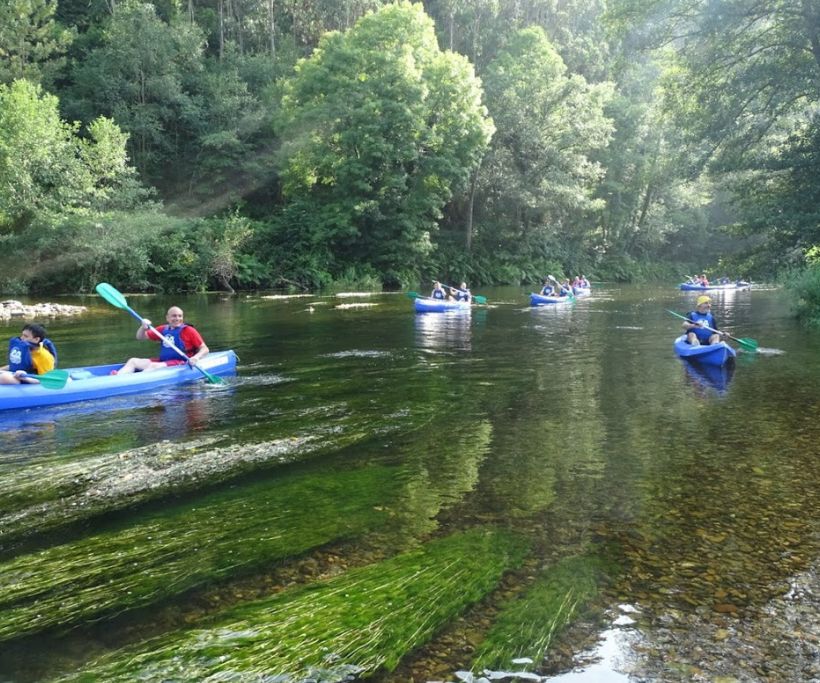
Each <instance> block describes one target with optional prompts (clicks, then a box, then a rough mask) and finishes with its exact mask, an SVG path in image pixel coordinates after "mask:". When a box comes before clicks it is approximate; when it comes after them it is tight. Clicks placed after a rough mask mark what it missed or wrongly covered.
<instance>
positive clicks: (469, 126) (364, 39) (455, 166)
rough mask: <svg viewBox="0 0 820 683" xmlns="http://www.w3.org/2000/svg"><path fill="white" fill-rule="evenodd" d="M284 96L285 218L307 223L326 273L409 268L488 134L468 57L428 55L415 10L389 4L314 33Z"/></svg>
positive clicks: (428, 37)
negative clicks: (290, 215) (312, 45)
mask: <svg viewBox="0 0 820 683" xmlns="http://www.w3.org/2000/svg"><path fill="white" fill-rule="evenodd" d="M284 93H285V94H284V97H283V100H282V109H281V113H280V116H279V117H278V120H277V129H278V132H279V134H280V136H281V138H282V140H284V141H285V142H284V144H283V148H282V159H281V173H282V179H283V182H284V193H285V195H286V197H287V198H288V200H289V202H290V206H289V207H288V210H290V211H292V212H294V213H295V214H300V215H310V216H311V231H312V242H313V243H314V244H316V245H324V246H329V248H330V249H331V251H332V253H333V255H334V258H335V259H336V265H337V267H345V266H347V265H355V264H372V265H374V266H375V267H376V268H377V269H378V270H379V271H380V272H381V273H382V274H383V275H384V276H385V277H386V278H387V279H391V278H393V279H396V278H400V277H401V275H402V274H403V273H408V272H410V271H412V270H413V268H414V267H417V266H418V264H419V263H420V260H421V259H422V258H423V257H424V256H425V255H426V254H428V253H429V252H430V250H431V249H432V242H431V235H432V234H433V233H435V232H436V230H437V229H438V220H439V218H440V217H441V210H442V207H443V206H444V205H445V203H446V202H447V201H448V200H449V199H450V197H451V194H452V192H453V190H454V189H455V188H461V187H465V186H466V183H467V181H468V178H469V174H470V172H471V170H472V169H473V168H474V167H475V166H476V164H477V163H478V160H479V159H480V157H481V155H482V153H483V151H484V149H485V148H486V145H487V143H488V141H489V138H490V136H491V134H492V123H491V122H490V120H489V119H488V118H487V115H486V110H485V108H484V107H483V106H482V104H481V90H480V87H479V82H478V80H477V79H476V78H475V76H474V74H473V71H472V68H471V67H470V65H469V63H468V62H467V60H466V59H464V58H463V57H461V56H459V55H456V54H453V53H450V52H442V51H441V50H440V49H439V48H438V45H437V43H436V39H435V34H434V31H433V23H432V21H431V20H430V19H429V17H427V16H426V15H425V14H424V11H423V10H422V8H421V5H411V4H410V3H407V2H400V3H397V4H395V5H389V6H386V7H384V8H382V9H381V10H380V11H378V12H376V13H375V14H372V15H368V16H366V17H364V18H363V19H362V20H360V21H359V22H358V23H357V25H356V26H355V28H353V29H352V30H351V31H349V32H348V33H346V34H344V35H342V34H340V33H329V34H327V35H325V37H324V38H323V39H322V41H321V42H320V45H319V48H318V49H317V51H316V52H315V53H314V54H313V55H312V56H311V57H310V58H309V59H305V60H302V61H301V62H300V63H299V65H298V66H297V71H296V73H295V75H294V76H293V77H292V78H291V79H289V81H288V82H287V83H286V85H285V88H284Z"/></svg>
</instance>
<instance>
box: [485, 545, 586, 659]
mask: <svg viewBox="0 0 820 683" xmlns="http://www.w3.org/2000/svg"><path fill="white" fill-rule="evenodd" d="M600 571H601V563H600V561H599V560H598V559H597V558H594V557H591V556H586V555H582V556H574V557H568V558H565V559H563V560H561V561H559V562H558V563H557V564H555V565H553V566H551V567H549V568H548V569H546V570H544V571H543V572H542V573H541V575H540V576H539V577H538V578H537V579H536V581H535V582H534V583H533V584H532V585H531V586H530V587H529V588H528V589H527V590H526V591H525V592H524V593H522V594H521V595H518V596H516V597H514V598H511V599H510V600H509V601H507V602H506V603H505V604H504V605H502V607H501V611H500V612H499V614H498V615H497V617H496V618H495V619H494V621H493V624H492V626H491V627H490V629H489V631H488V632H487V635H486V637H485V638H484V640H483V641H482V642H481V643H479V645H478V647H477V648H476V652H475V655H474V656H473V667H472V668H473V670H476V671H481V670H483V669H502V670H512V669H513V668H515V667H514V665H513V660H514V659H517V658H528V659H531V660H532V661H533V662H535V663H536V665H537V664H538V663H540V662H541V660H542V659H543V657H544V654H545V653H546V651H547V649H548V648H549V646H550V643H551V642H552V640H553V638H554V637H555V636H556V635H557V634H558V633H560V632H561V630H562V629H563V628H564V627H565V626H566V625H567V624H568V623H570V621H571V620H572V619H573V617H574V616H575V615H576V614H577V612H578V611H579V609H580V608H581V607H582V606H583V605H584V604H585V603H586V602H588V601H589V600H591V599H592V598H593V597H594V596H595V595H596V594H597V592H598V585H597V577H598V575H599V573H600Z"/></svg>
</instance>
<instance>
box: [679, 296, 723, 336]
mask: <svg viewBox="0 0 820 683" xmlns="http://www.w3.org/2000/svg"><path fill="white" fill-rule="evenodd" d="M686 317H687V318H689V320H692V321H694V322H689V320H685V321H684V322H683V329H684V330H686V343H687V344H692V345H693V346H700V345H701V344H703V345H704V346H705V345H708V344H717V343H718V342H720V340H721V338H722V337H721V335H720V334H718V333H716V332H712V331H711V330H707V329H706V328H705V327H704V325H705V326H706V327H711V328H712V329H713V330H717V329H718V322H717V320H716V319H715V316H713V315H712V300H711V299H710V298H709V297H708V296H699V297H698V302H697V306H696V307H695V310H694V311H692V312H691V313H687V314H686Z"/></svg>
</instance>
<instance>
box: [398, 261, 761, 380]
mask: <svg viewBox="0 0 820 683" xmlns="http://www.w3.org/2000/svg"><path fill="white" fill-rule="evenodd" d="M680 288H681V290H683V291H704V290H717V291H727V290H748V289H750V288H751V283H749V282H746V281H743V280H736V281H734V282H732V281H730V280H729V278H721V279H719V280H718V281H716V283H714V284H712V283H710V282H709V281H708V279H707V278H706V276H705V275H703V276H695V277H691V278H689V279H688V281H687V282H684V283H681V285H680ZM590 291H591V286H590V283H589V281H588V280H587V279H586V278H585V277H579V278H576V280H575V281H574V282H570V280H569V279H568V278H567V279H565V280H564V281H563V282H562V283H561V282H558V280H557V279H556V278H554V277H552V276H551V275H550V276H548V277H547V279H546V280H544V285H543V287H542V289H541V291H540V292H528V294H527V295H528V296H529V299H530V305H531V306H560V305H566V304H570V303H573V302H574V301H576V300H577V298H578V297H584V296H589V295H590ZM408 296H411V297H413V298H414V299H415V302H414V307H415V310H416V311H417V312H419V313H434V312H446V311H469V310H471V308H472V305H473V302H474V301H475V300H476V297H475V296H473V295H472V294H471V292H470V290H469V289H468V288H467V285H466V283H464V282H462V283H461V285H460V286H459V287H450V286H449V285H442V284H441V283H439V282H436V283H434V287H433V291H432V293H431V294H430V296H429V297H428V296H422V295H420V294H416V293H415V292H410V293H409V294H408ZM483 303H486V299H483ZM711 306H712V299H711V298H710V297H708V296H706V295H703V296H700V297H699V298H698V300H697V305H696V307H695V310H693V311H691V312H689V313H688V314H687V315H680V314H678V313H675V312H674V311H669V313H671V314H672V315H675V316H677V317H679V318H682V319H683V321H684V322H683V327H684V334H682V335H680V336H679V337H677V338H676V339H675V341H674V349H675V353H676V354H677V355H678V356H679V357H680V358H683V359H685V360H687V361H694V362H696V363H701V364H703V365H708V366H714V367H723V366H725V365H727V364H728V363H731V361H732V360H733V359H734V358H735V357H736V356H737V351H736V350H735V349H734V348H733V347H732V346H731V345H730V344H728V343H727V340H729V339H730V340H733V341H735V342H736V343H737V344H738V345H739V346H740V348H741V349H743V350H745V351H750V352H752V353H754V352H755V351H756V350H757V346H758V344H757V342H756V341H755V340H753V339H743V338H740V339H739V338H736V337H733V336H731V335H729V334H727V333H725V332H721V331H720V330H719V328H718V322H717V320H716V319H715V317H714V315H713V314H712V312H711Z"/></svg>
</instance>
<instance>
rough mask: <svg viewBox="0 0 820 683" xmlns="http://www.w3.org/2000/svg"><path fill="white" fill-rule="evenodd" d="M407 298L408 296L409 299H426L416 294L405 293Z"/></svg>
mask: <svg viewBox="0 0 820 683" xmlns="http://www.w3.org/2000/svg"><path fill="white" fill-rule="evenodd" d="M407 296H409V297H410V298H411V299H426V298H427V297H426V296H423V295H421V294H418V293H417V292H407Z"/></svg>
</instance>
